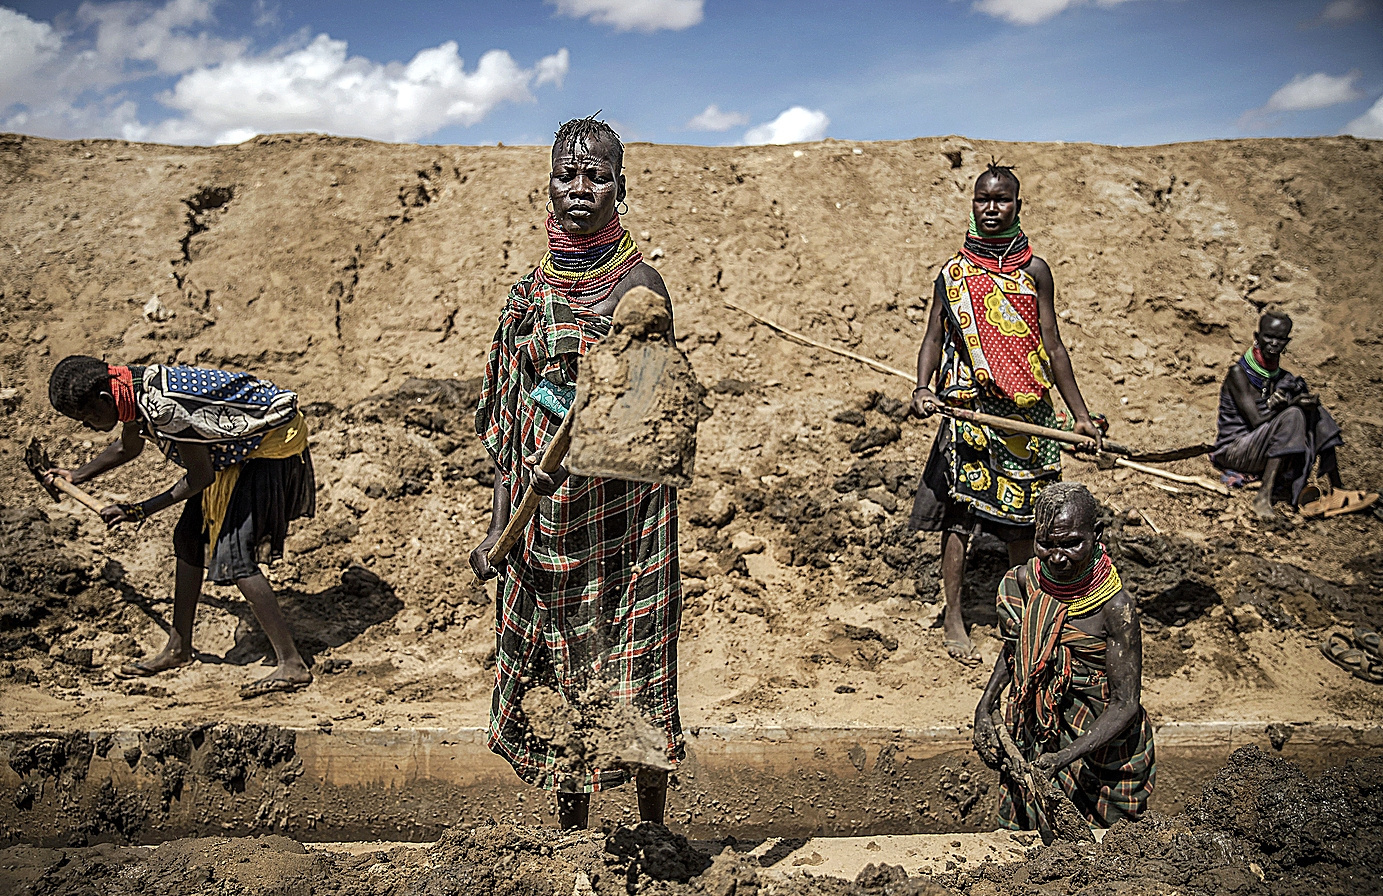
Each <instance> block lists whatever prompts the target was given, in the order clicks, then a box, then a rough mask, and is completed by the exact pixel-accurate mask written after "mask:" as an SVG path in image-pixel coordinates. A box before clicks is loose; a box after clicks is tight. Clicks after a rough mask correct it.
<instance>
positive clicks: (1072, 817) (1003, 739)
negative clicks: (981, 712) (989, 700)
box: [989, 709, 1095, 846]
mask: <svg viewBox="0 0 1383 896" xmlns="http://www.w3.org/2000/svg"><path fill="white" fill-rule="evenodd" d="M989 720H990V721H991V722H993V723H994V732H995V733H996V734H997V735H998V736H999V744H1000V746H1002V747H1003V750H1004V765H1005V766H1006V767H1007V768H1008V772H1009V774H1010V775H1012V776H1013V779H1014V780H1015V781H1017V782H1018V785H1019V786H1020V787H1022V788H1023V789H1024V790H1026V791H1027V792H1028V795H1029V796H1031V797H1032V801H1033V805H1034V807H1035V808H1036V810H1037V831H1038V833H1039V834H1040V835H1041V837H1042V844H1043V845H1044V846H1051V844H1052V841H1053V840H1058V839H1059V840H1070V841H1074V842H1080V841H1082V840H1093V839H1095V838H1094V836H1093V835H1092V834H1091V833H1090V825H1089V824H1087V823H1086V821H1085V819H1084V818H1082V817H1081V815H1080V812H1078V811H1077V810H1076V806H1075V804H1074V803H1072V802H1071V800H1070V798H1069V797H1067V796H1066V794H1064V793H1062V792H1061V790H1060V789H1059V788H1058V787H1057V786H1056V784H1055V783H1054V782H1051V781H1045V780H1042V779H1041V778H1040V777H1039V776H1038V774H1037V773H1036V772H1034V771H1033V770H1032V764H1031V763H1029V762H1028V761H1027V760H1026V759H1024V758H1023V754H1022V752H1020V751H1019V749H1018V744H1016V743H1014V741H1013V735H1011V734H1009V732H1008V726H1007V725H1006V724H1004V714H1003V713H1001V712H1000V711H999V710H997V709H996V710H994V711H993V712H991V713H990V714H989ZM1053 821H1055V822H1056V824H1055V825H1053V824H1052V822H1053Z"/></svg>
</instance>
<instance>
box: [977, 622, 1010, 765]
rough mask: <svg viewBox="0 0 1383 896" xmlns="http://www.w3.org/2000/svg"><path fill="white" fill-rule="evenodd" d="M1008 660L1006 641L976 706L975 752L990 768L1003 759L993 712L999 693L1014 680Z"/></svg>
mask: <svg viewBox="0 0 1383 896" xmlns="http://www.w3.org/2000/svg"><path fill="white" fill-rule="evenodd" d="M1008 661H1009V649H1008V644H1007V643H1005V644H1004V649H1003V650H1001V651H999V659H998V660H997V661H996V662H995V663H994V671H993V672H991V673H990V675H989V684H987V685H985V686H984V693H983V694H981V695H980V702H979V704H978V705H976V706H975V736H974V745H975V752H976V753H979V754H980V758H981V759H983V760H984V763H985V765H988V766H989V767H990V768H998V767H999V762H1000V760H1001V759H1002V754H1001V753H1000V746H999V735H998V732H996V731H995V730H994V720H993V718H992V717H991V714H992V713H993V712H994V710H995V708H996V707H997V706H998V703H999V695H1000V694H1001V693H1003V691H1004V688H1006V687H1008V684H1009V682H1010V681H1012V680H1013V675H1012V673H1010V672H1009V670H1008Z"/></svg>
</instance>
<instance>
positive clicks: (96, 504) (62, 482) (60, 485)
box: [53, 476, 107, 514]
mask: <svg viewBox="0 0 1383 896" xmlns="http://www.w3.org/2000/svg"><path fill="white" fill-rule="evenodd" d="M53 487H54V488H56V489H57V490H58V491H60V492H62V493H63V494H65V495H70V496H71V497H73V498H76V499H77V500H78V501H79V502H80V503H82V504H84V505H85V506H87V507H89V508H90V509H91V510H93V511H95V512H96V513H98V514H99V513H100V512H101V508H103V507H105V506H107V505H105V504H102V503H101V502H100V501H98V500H96V499H95V498H93V497H91V495H89V494H87V493H86V492H84V491H83V490H82V489H80V488H78V487H77V486H75V485H73V484H72V483H70V482H68V481H67V480H66V479H63V478H62V477H61V476H54V477H53Z"/></svg>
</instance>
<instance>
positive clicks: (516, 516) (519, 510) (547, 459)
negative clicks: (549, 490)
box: [485, 405, 576, 567]
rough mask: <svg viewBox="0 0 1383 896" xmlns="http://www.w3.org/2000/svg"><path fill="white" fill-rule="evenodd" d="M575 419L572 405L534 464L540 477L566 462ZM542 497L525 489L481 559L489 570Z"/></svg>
mask: <svg viewBox="0 0 1383 896" xmlns="http://www.w3.org/2000/svg"><path fill="white" fill-rule="evenodd" d="M575 418H576V407H575V406H574V405H573V406H572V408H571V410H569V411H567V415H566V416H565V417H563V418H562V425H561V426H559V427H558V428H557V434H556V435H554V436H553V437H552V441H551V442H549V443H548V445H547V450H545V451H544V452H543V459H542V461H541V462H539V464H538V468H539V469H541V470H542V471H543V472H544V473H547V474H549V475H550V474H552V473H555V472H557V468H558V467H560V466H561V465H562V461H563V460H565V459H566V456H567V449H568V448H569V447H571V425H572V421H573V420H574V419H575ZM542 497H543V496H542V495H540V494H538V492H537V490H536V489H534V488H533V486H532V484H530V485H529V487H528V491H526V492H524V495H523V500H522V501H520V502H519V506H518V507H516V508H514V511H513V512H512V513H511V514H510V515H509V522H508V523H507V524H506V525H505V527H504V531H503V532H501V533H500V535H499V541H497V542H495V546H494V547H492V548H490V552H489V553H488V554H486V555H485V559H486V561H487V562H488V563H489V564H490V566H491V567H493V566H495V564H497V563H498V562H499V561H501V560H503V559H504V558H505V557H506V556H508V554H509V552H510V551H511V550H513V549H514V545H516V544H518V541H519V538H520V536H522V535H523V530H524V529H525V528H527V527H528V522H529V520H531V519H533V514H535V513H537V512H538V502H539V501H540V500H542Z"/></svg>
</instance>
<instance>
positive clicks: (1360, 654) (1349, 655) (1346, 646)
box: [1320, 632, 1369, 672]
mask: <svg viewBox="0 0 1383 896" xmlns="http://www.w3.org/2000/svg"><path fill="white" fill-rule="evenodd" d="M1320 650H1321V653H1322V654H1323V655H1324V656H1325V658H1326V659H1328V660H1330V661H1331V662H1332V663H1334V664H1335V665H1337V666H1339V667H1340V668H1341V669H1344V670H1345V671H1346V672H1358V671H1359V670H1361V669H1363V668H1365V667H1366V666H1367V665H1368V660H1369V657H1368V655H1367V654H1366V653H1364V651H1362V650H1360V649H1359V648H1357V647H1355V646H1354V645H1352V644H1351V643H1350V640H1349V638H1346V637H1345V636H1344V635H1342V634H1340V633H1339V632H1333V633H1331V635H1330V637H1329V638H1326V639H1325V640H1324V641H1322V642H1321V645H1320Z"/></svg>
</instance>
